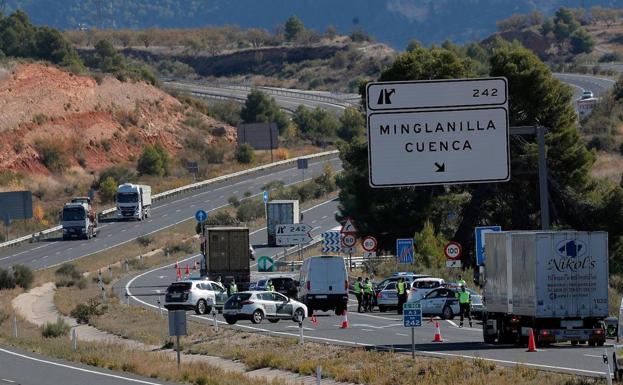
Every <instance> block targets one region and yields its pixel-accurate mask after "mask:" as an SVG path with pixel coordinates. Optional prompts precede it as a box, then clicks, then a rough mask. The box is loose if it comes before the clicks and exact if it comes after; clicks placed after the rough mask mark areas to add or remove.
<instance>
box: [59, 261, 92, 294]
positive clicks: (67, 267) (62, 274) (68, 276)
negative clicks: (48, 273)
mask: <svg viewBox="0 0 623 385" xmlns="http://www.w3.org/2000/svg"><path fill="white" fill-rule="evenodd" d="M54 274H55V275H56V276H57V277H58V279H57V280H56V282H55V285H56V287H72V286H77V287H78V288H80V289H84V288H85V287H86V286H87V280H86V278H84V276H83V275H82V273H80V272H79V271H78V270H77V269H76V266H75V265H73V264H71V263H66V264H64V265H62V266H61V267H59V268H58V269H56V271H55V272H54Z"/></svg>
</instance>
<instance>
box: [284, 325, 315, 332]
mask: <svg viewBox="0 0 623 385" xmlns="http://www.w3.org/2000/svg"><path fill="white" fill-rule="evenodd" d="M286 327H287V328H292V329H298V328H299V327H298V326H291V325H290V326H286ZM303 330H310V331H312V332H313V331H315V330H316V329H312V328H308V327H307V326H303Z"/></svg>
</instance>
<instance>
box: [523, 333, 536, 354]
mask: <svg viewBox="0 0 623 385" xmlns="http://www.w3.org/2000/svg"><path fill="white" fill-rule="evenodd" d="M526 351H527V352H536V351H537V350H536V341H535V340H534V331H532V329H530V338H528V350H526Z"/></svg>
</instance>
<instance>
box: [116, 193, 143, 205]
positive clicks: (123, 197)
mask: <svg viewBox="0 0 623 385" xmlns="http://www.w3.org/2000/svg"><path fill="white" fill-rule="evenodd" d="M117 202H119V203H136V202H138V194H137V193H119V194H117Z"/></svg>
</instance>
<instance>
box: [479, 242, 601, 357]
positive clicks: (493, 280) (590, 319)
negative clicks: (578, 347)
mask: <svg viewBox="0 0 623 385" xmlns="http://www.w3.org/2000/svg"><path fill="white" fill-rule="evenodd" d="M485 244H486V257H485V258H486V259H485V263H484V274H485V276H484V280H485V282H484V299H485V306H486V310H485V311H484V314H483V338H484V341H485V342H487V343H496V342H497V343H518V344H525V343H526V342H527V341H528V337H529V335H530V329H532V331H533V333H534V337H535V341H536V343H537V344H548V343H555V342H564V341H570V342H571V344H578V343H588V344H589V345H591V346H594V345H599V346H602V345H603V344H604V342H605V340H606V335H605V330H604V323H603V320H604V319H605V318H606V317H608V233H606V232H580V231H506V232H491V233H487V234H485Z"/></svg>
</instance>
